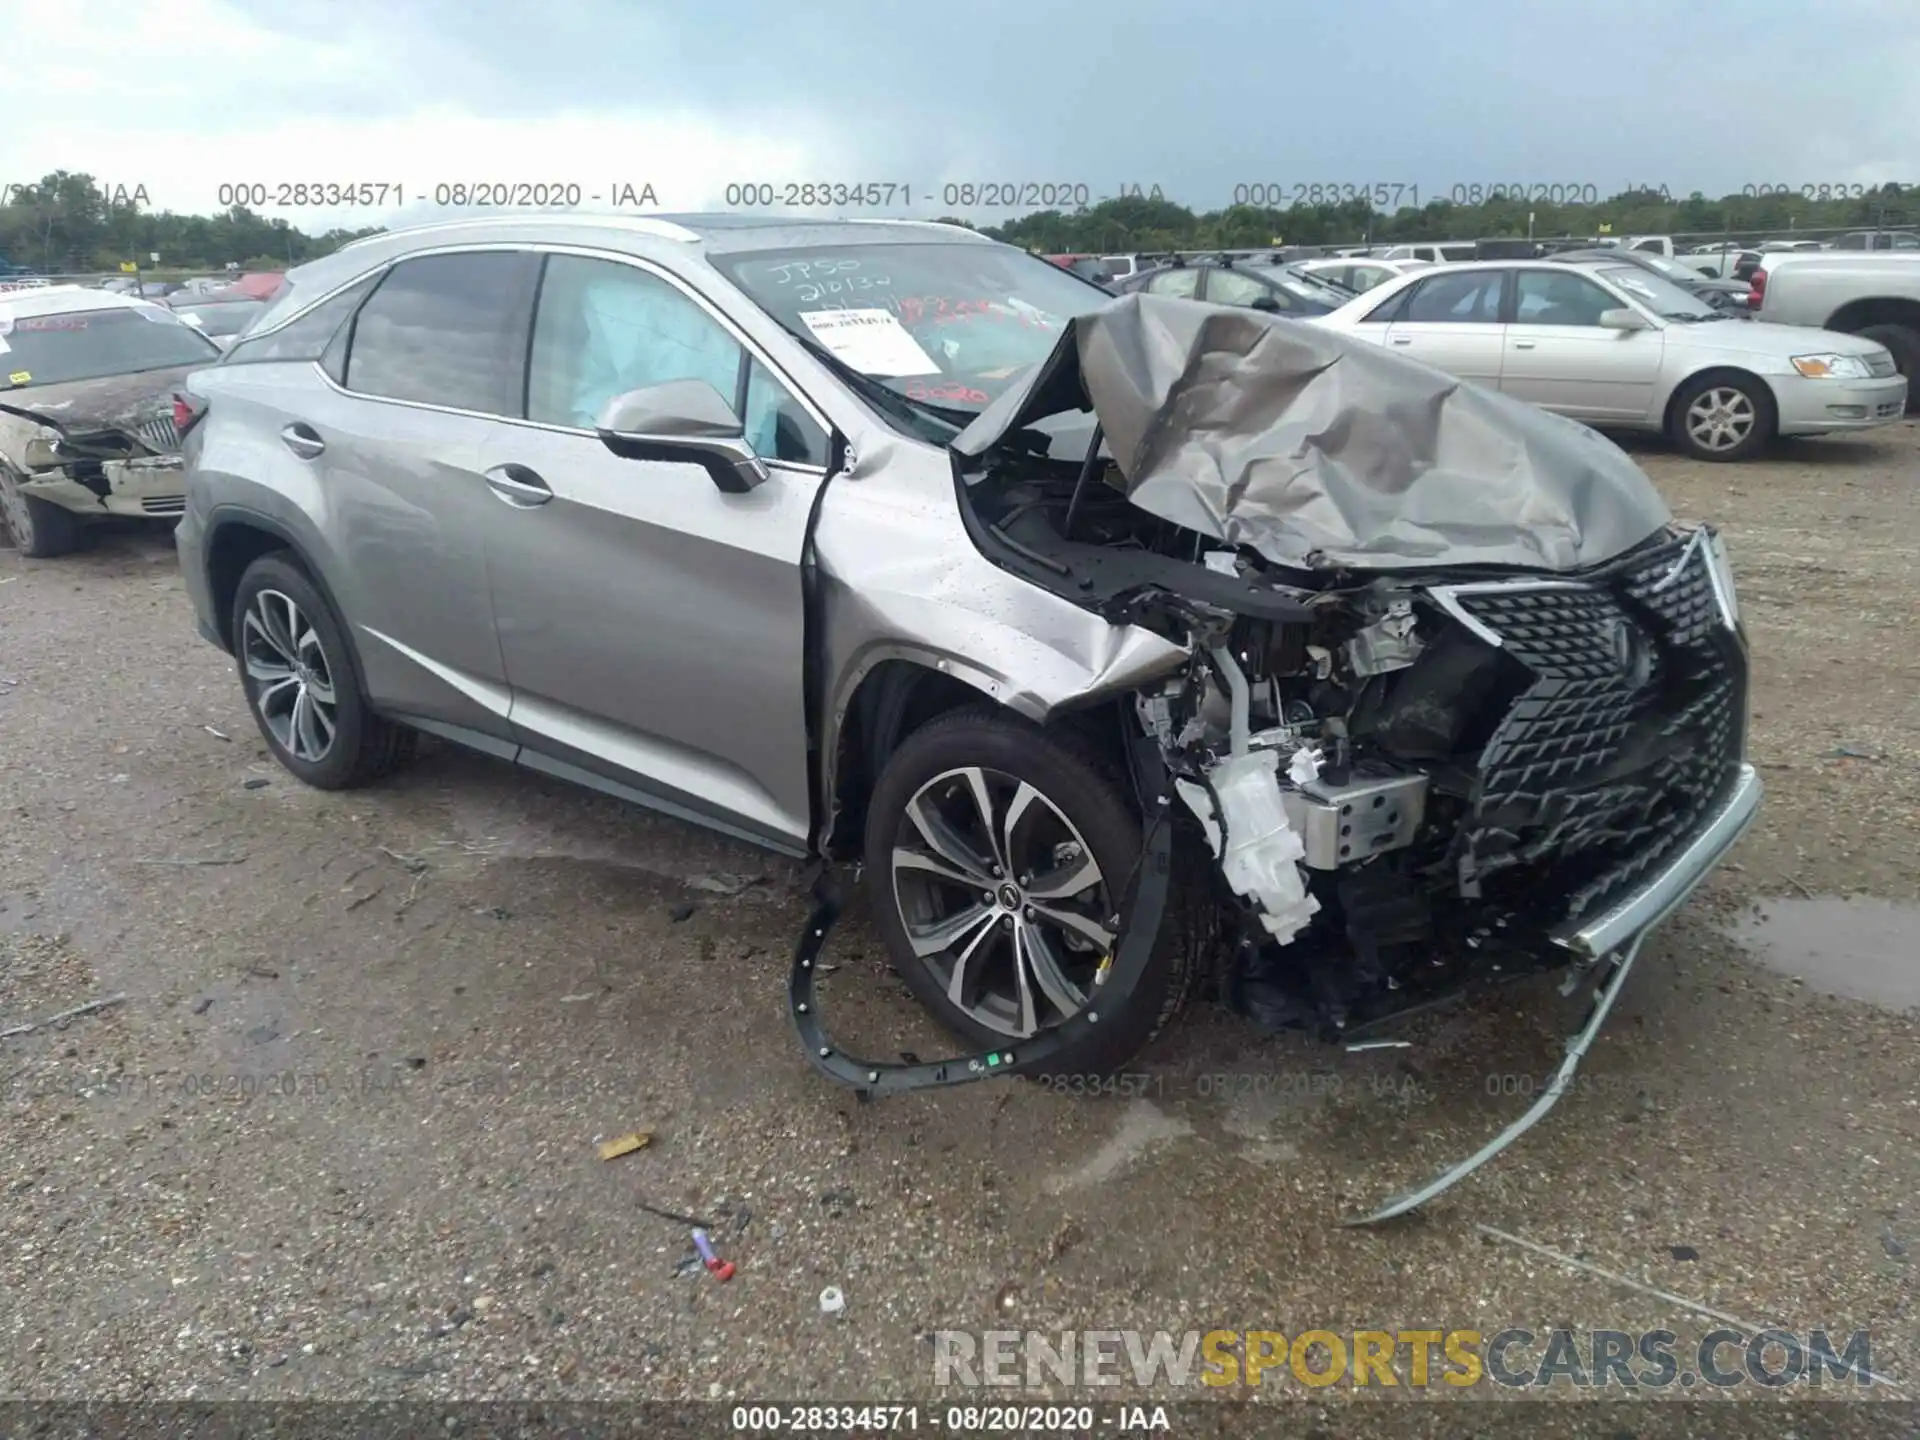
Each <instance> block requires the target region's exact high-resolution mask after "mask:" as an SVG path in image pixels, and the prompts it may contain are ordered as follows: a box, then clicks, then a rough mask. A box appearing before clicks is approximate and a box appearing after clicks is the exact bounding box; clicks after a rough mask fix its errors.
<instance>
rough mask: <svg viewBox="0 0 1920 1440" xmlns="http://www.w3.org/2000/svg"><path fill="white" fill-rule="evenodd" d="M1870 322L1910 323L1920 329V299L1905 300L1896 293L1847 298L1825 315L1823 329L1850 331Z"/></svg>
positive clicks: (1885, 323)
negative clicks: (1869, 297)
mask: <svg viewBox="0 0 1920 1440" xmlns="http://www.w3.org/2000/svg"><path fill="white" fill-rule="evenodd" d="M1869 325H1911V326H1913V327H1914V328H1915V329H1920V300H1908V299H1904V298H1902V297H1901V296H1898V295H1881V296H1876V297H1874V298H1872V299H1868V300H1849V301H1848V302H1847V303H1846V304H1844V305H1842V306H1841V307H1840V308H1839V309H1838V310H1836V311H1834V312H1833V314H1832V315H1831V316H1829V317H1828V319H1827V323H1826V325H1825V326H1824V327H1823V328H1825V329H1828V330H1841V331H1845V332H1847V333H1849V334H1851V333H1854V332H1857V331H1860V330H1864V329H1865V328H1866V327H1867V326H1869Z"/></svg>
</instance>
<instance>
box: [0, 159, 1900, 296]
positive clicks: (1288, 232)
mask: <svg viewBox="0 0 1920 1440" xmlns="http://www.w3.org/2000/svg"><path fill="white" fill-rule="evenodd" d="M1330 188H1331V187H1330ZM1750 188H1751V187H1750ZM1823 188H1825V187H1823ZM1833 188H1841V187H1833ZM1847 188H1848V189H1849V192H1850V193H1848V194H1846V195H1843V196H1829V197H1826V198H1822V197H1821V196H1820V195H1819V194H1818V193H1817V192H1816V193H1812V194H1808V193H1776V194H1766V195H1748V194H1736V195H1723V196H1721V197H1720V198H1719V199H1712V198H1709V197H1708V196H1706V195H1703V194H1700V193H1699V192H1695V193H1693V194H1691V195H1687V196H1684V197H1675V196H1673V195H1670V194H1668V193H1667V192H1666V191H1665V190H1655V189H1646V188H1640V189H1633V190H1626V191H1622V192H1621V193H1619V194H1617V195H1612V196H1609V197H1606V198H1604V199H1597V200H1596V201H1595V202H1594V203H1591V204H1554V203H1549V202H1547V201H1545V200H1539V199H1520V198H1507V197H1496V198H1493V199H1486V200H1481V201H1480V202H1479V203H1477V204H1461V203H1456V202H1454V201H1453V200H1450V199H1429V200H1428V201H1427V202H1426V203H1425V204H1422V205H1417V206H1416V205H1402V206H1399V207H1398V208H1396V209H1394V210H1392V211H1387V210H1383V209H1380V208H1378V207H1376V206H1375V205H1374V204H1373V203H1372V202H1371V201H1370V200H1368V199H1365V198H1360V199H1352V200H1344V201H1341V202H1339V203H1336V204H1327V203H1320V204H1312V203H1303V204H1294V205H1289V206H1286V207H1284V208H1275V207H1271V206H1254V205H1229V206H1227V207H1226V208H1224V209H1220V210H1205V211H1195V210H1192V209H1189V208H1188V207H1187V206H1185V205H1182V204H1180V203H1178V202H1177V201H1174V200H1169V199H1166V198H1165V197H1164V196H1163V195H1161V194H1160V192H1159V191H1158V189H1157V188H1156V189H1155V190H1153V191H1152V192H1151V193H1148V194H1128V195H1125V196H1121V197H1119V198H1116V199H1111V200H1103V201H1101V202H1100V203H1099V204H1097V205H1092V206H1089V207H1087V208H1085V209H1080V210H1074V211H1061V210H1041V211H1036V212H1034V213H1031V214H1026V215H1021V216H1018V217H1017V218H1014V219H1010V220H1007V221H1004V222H1002V223H1000V224H996V225H981V224H978V223H976V222H971V221H964V220H963V221H962V222H961V223H967V224H969V225H971V226H972V228H975V229H979V230H980V231H981V232H982V233H984V234H987V235H991V236H993V237H994V238H995V239H999V240H1005V241H1008V242H1010V243H1012V244H1016V245H1019V246H1022V247H1023V248H1026V249H1030V250H1037V251H1041V252H1043V253H1048V254H1060V253H1085V252H1103V253H1106V252H1122V251H1138V250H1149V251H1156V250H1205V249H1213V248H1216V247H1218V248H1232V249H1252V248H1258V247H1263V246H1268V245H1273V244H1286V245H1350V244H1359V243H1362V242H1368V243H1389V242H1395V241H1406V240H1447V239H1456V240H1460V239H1478V238H1483V237H1491V236H1509V235H1526V234H1529V233H1531V234H1533V235H1536V236H1541V237H1547V236H1558V235H1583V236H1584V235H1602V234H1609V233H1611V234H1614V235H1629V234H1689V235H1703V236H1704V235H1720V234H1726V235H1730V236H1732V237H1733V238H1735V239H1740V240H1747V241H1751V240H1755V239H1759V238H1764V237H1767V236H1773V235H1785V234H1791V233H1793V232H1795V231H1813V232H1819V231H1836V230H1846V229H1865V228H1874V227H1880V226H1896V225H1914V224H1920V186H1903V185H1896V184H1887V185H1881V186H1875V187H1858V193H1852V190H1853V188H1854V187H1847ZM1529 217H1531V223H1530V219H1529ZM946 218H948V219H954V218H956V217H951V216H949V217H946ZM380 228H382V227H379V226H369V227H367V228H365V229H358V230H341V229H335V230H329V231H327V232H325V233H324V234H319V235H309V234H308V233H306V232H305V231H303V230H300V229H297V228H296V227H294V226H293V225H291V224H289V223H288V222H287V221H285V220H277V219H276V220H269V219H267V218H266V217H265V216H262V215H258V214H256V213H254V212H253V211H252V210H249V209H247V208H246V207H245V206H242V205H236V206H234V207H233V208H232V209H229V210H227V211H225V212H223V213H221V214H216V215H178V214H175V213H173V212H172V211H170V210H154V209H152V208H151V206H150V205H149V203H148V200H147V196H146V192H145V189H144V187H137V186H136V187H131V188H130V187H127V186H125V185H118V184H113V183H110V182H102V181H99V180H96V179H95V177H93V176H92V175H88V174H84V173H78V172H73V171H66V170H56V171H54V172H53V173H52V174H50V175H47V176H44V177H42V178H41V179H40V180H39V181H37V182H33V183H27V184H12V185H9V186H7V188H6V190H5V192H4V193H0V261H4V262H5V263H7V264H10V265H13V266H16V267H26V268H31V269H34V270H38V271H41V272H44V273H50V274H57V273H77V272H89V271H99V270H114V269H118V268H119V267H120V265H121V264H122V263H123V262H127V261H132V262H135V263H137V264H138V265H140V266H141V267H142V268H143V269H144V268H148V267H150V266H152V265H153V264H154V263H155V262H153V261H152V260H150V258H149V257H150V256H152V255H154V254H158V255H159V256H160V260H159V261H158V264H159V265H160V266H161V267H165V268H169V269H173V268H181V269H218V268H220V267H223V266H225V265H227V264H230V263H231V264H235V265H238V266H240V267H241V268H242V269H249V270H255V269H278V268H281V267H283V266H290V265H297V264H300V263H301V262H303V261H306V260H311V259H314V258H316V257H318V256H321V255H325V254H327V253H329V252H330V251H332V250H334V249H337V248H338V247H339V246H341V245H343V244H345V243H346V242H347V241H349V240H353V239H357V238H359V237H360V236H362V235H371V234H375V233H377V232H378V231H379V229H380Z"/></svg>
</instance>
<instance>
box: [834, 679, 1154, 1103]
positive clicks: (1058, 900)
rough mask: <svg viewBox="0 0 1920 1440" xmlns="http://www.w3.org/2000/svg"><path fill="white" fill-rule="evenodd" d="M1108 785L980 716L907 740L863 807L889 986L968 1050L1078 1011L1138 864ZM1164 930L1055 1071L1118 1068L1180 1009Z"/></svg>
mask: <svg viewBox="0 0 1920 1440" xmlns="http://www.w3.org/2000/svg"><path fill="white" fill-rule="evenodd" d="M1141 844H1142V839H1141V830H1140V825H1139V822H1138V820H1137V819H1136V818H1135V816H1134V813H1133V810H1132V808H1131V806H1130V805H1129V804H1128V803H1127V801H1126V800H1125V798H1124V797H1123V795H1122V792H1121V790H1120V789H1119V787H1118V785H1117V784H1115V783H1114V780H1113V779H1112V778H1110V777H1109V776H1108V775H1107V773H1106V772H1105V770H1104V769H1103V768H1102V766H1101V765H1100V763H1099V762H1098V761H1097V760H1096V759H1095V758H1094V757H1093V756H1092V755H1091V753H1090V752H1089V751H1088V750H1087V749H1085V748H1084V747H1082V746H1080V745H1078V744H1076V743H1075V742H1074V741H1073V740H1072V739H1069V738H1067V737H1065V736H1062V735H1058V734H1055V733H1053V732H1050V731H1044V730H1040V729H1038V728H1036V727H1034V726H1032V725H1029V724H1026V723H1024V722H1021V721H1019V720H1016V719H1013V718H1012V717H1009V716H1006V715H1002V714H999V713H996V712H992V711H971V710H970V711H963V712H960V713H958V714H954V715H949V716H945V717H943V718H941V719H939V720H935V721H933V722H932V723H931V724H929V725H927V726H925V727H924V728H922V729H920V730H918V731H916V732H914V734H912V735H911V736H909V737H908V739H907V740H906V741H905V743H903V744H902V745H901V747H900V748H899V749H898V750H897V751H895V752H894V754H893V757H892V758H891V759H890V760H889V761H888V763H887V766H886V769H885V770H884V772H883V773H882V774H881V776H880V780H879V783H878V784H877V785H876V786H875V787H874V792H873V796H872V798H871V800H870V801H869V804H868V812H867V834H866V862H867V872H868V875H869V876H870V877H871V879H870V883H871V884H872V885H873V886H874V912H875V920H876V923H877V925H878V926H879V929H880V932H881V935H882V936H883V937H884V938H885V940H886V942H887V946H888V949H889V950H890V951H891V953H892V956H893V960H894V964H895V967H896V968H897V969H898V970H899V972H900V975H901V978H902V979H904V980H905V981H906V982H907V985H908V986H909V987H910V988H911V989H912V990H913V992H914V994H915V995H916V996H917V997H918V998H919V999H920V1001H921V1003H923V1004H924V1005H926V1007H927V1008H928V1009H929V1010H931V1011H932V1012H933V1014H934V1016H935V1017H936V1018H937V1019H939V1020H940V1022H941V1023H942V1024H943V1025H945V1026H946V1027H947V1028H948V1029H949V1030H951V1031H953V1032H954V1033H955V1034H956V1035H958V1036H960V1037H961V1038H962V1039H963V1040H965V1041H967V1042H968V1043H970V1044H972V1045H975V1046H978V1047H981V1048H987V1047H992V1046H998V1045H1004V1044H1006V1043H1007V1042H1008V1041H1010V1040H1020V1039H1023V1038H1031V1037H1032V1036H1034V1035H1036V1034H1040V1033H1042V1032H1044V1031H1048V1030H1052V1029H1054V1028H1056V1027H1058V1026H1059V1025H1060V1024H1061V1023H1063V1022H1064V1021H1065V1020H1066V1019H1067V1018H1069V1017H1070V1016H1073V1015H1077V1014H1079V1013H1080V1012H1081V1011H1082V1010H1084V1009H1085V1008H1086V1007H1087V1005H1088V1002H1089V997H1090V996H1092V995H1093V994H1094V993H1095V990H1094V986H1095V984H1096V980H1095V977H1096V976H1097V975H1098V974H1099V973H1100V972H1101V970H1102V967H1103V966H1104V965H1105V964H1106V963H1107V962H1108V961H1109V960H1110V958H1111V956H1112V952H1113V947H1114V945H1115V943H1116V941H1117V939H1118V935H1117V933H1116V931H1117V922H1118V916H1117V914H1116V911H1117V910H1118V908H1119V906H1120V905H1121V904H1122V903H1123V901H1124V897H1125V893H1126V890H1127V888H1128V884H1129V882H1130V881H1131V879H1132V877H1133V872H1134V867H1135V865H1136V864H1137V862H1138V861H1139V858H1140V854H1141ZM1174 930H1175V927H1174V926H1172V925H1166V924H1163V926H1162V930H1161V934H1160V935H1159V936H1158V937H1157V939H1156V942H1155V949H1154V953H1153V956H1152V958H1151V959H1150V961H1149V963H1148V966H1147V970H1146V973H1145V975H1144V976H1143V977H1142V980H1141V983H1140V985H1139V986H1138V988H1136V990H1135V991H1134V993H1133V996H1132V998H1131V1000H1130V1001H1129V1002H1128V1003H1127V1004H1126V1005H1125V1006H1123V1007H1121V1008H1120V1009H1118V1010H1114V1009H1112V1008H1111V1006H1110V1004H1108V1003H1106V1002H1104V1001H1103V1003H1102V1004H1101V1006H1100V1023H1099V1026H1098V1029H1097V1031H1096V1032H1094V1033H1093V1034H1092V1035H1090V1036H1089V1037H1088V1038H1087V1039H1086V1040H1083V1041H1081V1042H1079V1043H1077V1044H1075V1045H1074V1046H1072V1047H1070V1048H1068V1049H1067V1050H1065V1051H1063V1052H1061V1054H1060V1055H1059V1056H1057V1057H1056V1058H1055V1059H1054V1061H1053V1062H1051V1064H1050V1065H1049V1067H1048V1068H1049V1070H1050V1071H1052V1072H1053V1073H1059V1074H1065V1073H1105V1072H1107V1071H1109V1070H1112V1069H1113V1068H1115V1067H1117V1066H1119V1065H1121V1064H1123V1063H1124V1062H1125V1061H1126V1060H1127V1059H1129V1058H1130V1057H1131V1056H1132V1055H1133V1054H1135V1053H1136V1052H1137V1051H1138V1050H1139V1049H1140V1048H1141V1047H1142V1046H1143V1045H1145V1044H1146V1043H1147V1041H1148V1040H1150V1039H1151V1038H1152V1037H1153V1036H1154V1035H1155V1034H1156V1033H1157V1032H1158V1031H1159V1030H1160V1028H1161V1027H1162V1026H1163V1025H1164V1024H1165V1023H1166V1021H1167V1020H1168V1019H1170V1018H1171V1017H1172V1015H1173V1013H1174V1012H1175V1011H1176V1010H1177V1009H1178V1007H1179V1004H1180V1002H1181V1001H1182V1000H1183V999H1184V998H1185V993H1186V988H1187V973H1188V961H1187V957H1186V956H1185V955H1183V954H1181V953H1179V947H1178V946H1177V945H1176V944H1174V943H1173V932H1174Z"/></svg>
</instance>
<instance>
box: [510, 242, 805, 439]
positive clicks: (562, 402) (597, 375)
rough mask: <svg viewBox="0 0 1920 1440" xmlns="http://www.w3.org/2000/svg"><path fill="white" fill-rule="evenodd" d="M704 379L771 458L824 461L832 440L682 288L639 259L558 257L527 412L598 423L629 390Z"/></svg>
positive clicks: (545, 295)
mask: <svg viewBox="0 0 1920 1440" xmlns="http://www.w3.org/2000/svg"><path fill="white" fill-rule="evenodd" d="M673 380H703V381H705V382H706V383H707V384H709V385H711V386H712V387H713V388H714V390H716V391H717V392H718V393H719V394H720V396H721V398H723V399H724V400H725V401H726V402H727V403H728V404H729V405H731V406H732V407H733V410H734V413H735V414H737V415H739V416H740V417H741V420H742V422H743V424H744V425H745V430H746V439H747V442H748V443H749V444H750V445H752V446H753V448H754V450H755V451H756V452H757V453H758V454H759V455H760V456H761V457H762V458H763V459H768V460H786V461H792V462H795V463H799V464H809V465H824V464H825V463H826V448H827V437H826V434H825V432H824V431H822V429H821V428H820V426H819V425H818V424H817V423H816V422H815V421H814V419H813V417H812V416H810V415H808V414H807V412H806V411H805V410H804V409H803V408H802V407H801V405H800V403H799V402H798V401H797V400H796V399H795V398H794V396H793V394H792V393H791V392H790V391H789V390H787V389H786V387H785V386H783V385H782V384H781V383H780V382H779V381H778V380H776V379H775V378H774V377H773V375H772V374H771V373H769V372H768V371H767V370H766V368H765V367H764V366H762V365H761V364H760V363H759V362H758V361H755V360H753V359H752V358H751V357H750V356H748V355H747V353H746V351H745V349H744V348H743V347H742V346H741V344H740V342H739V341H738V340H736V339H734V337H733V336H732V335H731V334H730V333H729V332H728V331H727V329H726V327H724V326H723V325H721V324H720V322H719V321H717V320H715V319H714V318H713V316H712V315H710V314H708V313H707V311H706V310H705V309H704V308H702V307H701V306H700V305H699V304H698V303H697V302H696V301H694V300H693V299H692V298H691V297H690V296H688V295H687V294H686V293H685V292H684V291H682V290H680V289H679V288H678V287H677V286H674V285H671V284H669V283H668V282H667V281H665V280H662V279H661V278H660V277H659V276H657V275H653V274H651V273H649V272H647V271H645V270H642V269H640V268H638V267H637V266H633V265H625V264H621V263H620V262H618V261H614V260H593V259H586V258H583V257H580V256H575V255H555V256H553V257H552V258H551V259H549V260H548V262H547V273H546V278H545V280H544V281H543V282H542V284H541V288H540V304H539V309H538V311H537V313H536V316H535V319H534V327H533V351H532V363H531V367H530V369H529V371H528V375H527V418H528V419H529V420H537V421H540V422H541V423H543V424H548V425H566V426H571V427H576V428H580V429H592V428H594V427H595V426H597V425H598V424H599V421H600V416H601V414H602V412H603V411H604V410H605V409H606V406H607V402H608V401H609V400H612V399H614V398H615V397H617V396H620V395H624V394H626V393H627V392H628V391H629V390H640V389H644V388H645V387H647V386H650V385H664V384H666V383H668V382H669V381H673Z"/></svg>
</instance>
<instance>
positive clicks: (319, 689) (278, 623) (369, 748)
mask: <svg viewBox="0 0 1920 1440" xmlns="http://www.w3.org/2000/svg"><path fill="white" fill-rule="evenodd" d="M232 623H233V639H234V646H233V649H234V658H235V663H236V664H237V665H238V667H239V670H240V683H241V685H242V686H243V687H244V688H245V690H246V694H247V705H248V708H249V709H251V710H252V711H253V719H254V723H255V724H256V725H258V726H259V727H260V733H261V735H262V736H264V737H265V739H266V742H267V745H268V747H269V748H270V749H271V750H272V751H273V756H274V758H275V759H276V760H278V761H279V762H280V763H281V764H282V765H283V766H285V767H286V768H287V769H288V770H289V771H291V772H292V773H293V774H294V775H295V776H296V777H298V778H299V779H301V780H304V781H305V782H306V783H307V784H309V785H312V786H314V787H315V788H317V789H321V790H347V789H351V788H353V787H355V786H358V785H365V784H368V783H370V782H372V781H374V780H377V779H379V778H380V777H381V776H383V775H385V774H387V773H388V772H389V771H391V770H392V769H393V768H394V767H395V766H397V765H398V764H400V762H401V761H402V760H404V759H406V757H407V756H408V755H410V754H411V753H412V751H413V745H414V740H415V736H414V732H413V731H411V730H408V729H406V728H405V727H403V726H400V725H396V724H394V723H393V722H392V721H390V720H387V719H385V718H383V717H381V716H379V715H376V714H374V713H373V711H372V710H371V709H369V708H368V706H367V703H366V697H365V696H364V695H363V694H362V693H361V691H360V680H359V676H358V674H357V673H356V671H355V670H354V666H353V658H352V656H351V654H350V653H349V651H348V648H347V632H346V626H345V625H344V624H342V623H341V621H340V619H339V617H338V616H336V615H335V614H334V613H333V607H332V606H331V605H329V604H328V603H327V599H326V597H325V596H324V595H322V594H321V593H320V589H319V587H318V586H317V585H315V584H314V583H313V581H312V580H311V579H309V578H308V577H307V574H306V572H305V571H304V570H302V569H301V568H300V567H299V566H298V565H296V564H294V563H293V561H292V560H291V559H290V558H288V557H287V556H286V555H285V554H284V553H276V554H271V555H263V556H261V557H260V558H259V559H258V560H255V561H254V562H253V563H252V564H251V565H249V566H248V567H247V569H246V573H245V574H243V575H242V576H241V577H240V588H239V589H238V590H237V591H236V592H235V594H234V597H233V621H232Z"/></svg>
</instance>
